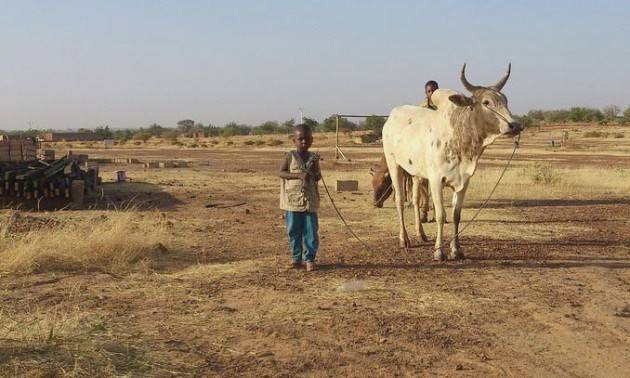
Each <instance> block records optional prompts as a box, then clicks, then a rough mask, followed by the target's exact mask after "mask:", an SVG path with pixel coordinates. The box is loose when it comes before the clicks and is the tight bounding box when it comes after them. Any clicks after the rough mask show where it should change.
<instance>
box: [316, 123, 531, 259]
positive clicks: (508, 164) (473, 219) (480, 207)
mask: <svg viewBox="0 0 630 378" xmlns="http://www.w3.org/2000/svg"><path fill="white" fill-rule="evenodd" d="M520 140H521V134H519V135H518V137H517V138H516V141H515V142H514V148H513V149H512V153H511V154H510V157H509V158H508V161H507V163H506V164H505V166H504V167H503V170H502V171H501V174H500V175H499V178H498V179H497V182H496V184H494V187H493V188H492V190H491V191H490V194H488V197H487V198H486V199H485V200H484V201H483V203H482V204H481V206H479V209H477V211H476V212H475V214H474V215H473V216H472V218H470V220H469V221H468V222H466V224H465V225H464V226H463V227H462V228H461V229H460V230H459V231H458V232H457V234H455V235H453V237H452V238H451V239H450V240H449V241H447V242H446V243H443V244H449V243H450V242H451V241H453V239H455V238H456V237H458V236H460V235H461V234H462V233H463V232H464V230H466V228H468V226H470V225H471V224H472V223H473V222H474V221H475V219H477V216H478V215H479V213H481V210H483V209H484V208H485V207H486V205H487V204H488V202H489V201H490V199H491V198H492V195H493V194H494V192H495V190H496V189H497V187H498V186H499V183H500V182H501V180H502V179H503V176H504V175H505V172H506V171H507V169H508V167H509V166H510V163H511V162H512V159H513V158H514V154H516V149H517V148H518V147H519V142H520ZM321 181H322V185H323V186H324V190H326V195H328V199H329V200H330V203H331V204H332V206H333V209H335V212H336V213H337V216H338V217H339V219H340V220H341V222H342V223H343V224H344V226H346V228H347V229H348V231H349V232H350V234H351V235H352V236H353V237H354V238H355V239H357V240H358V241H359V243H361V244H362V245H363V247H365V249H366V250H367V251H368V252H372V251H374V250H373V248H371V247H370V246H369V245H368V244H367V243H366V242H364V241H363V240H362V239H361V238H360V237H358V236H357V234H356V233H355V232H354V231H353V230H352V227H350V225H349V224H348V222H346V219H345V218H344V217H343V215H342V214H341V211H339V208H338V207H337V205H336V204H335V201H334V200H333V198H332V195H331V194H330V191H329V190H328V186H327V185H326V181H324V177H323V175H322V176H321ZM392 185H393V183H392V184H390V185H389V187H388V188H387V190H386V192H387V191H389V190H390V189H391V187H392ZM436 250H438V248H434V249H433V251H436Z"/></svg>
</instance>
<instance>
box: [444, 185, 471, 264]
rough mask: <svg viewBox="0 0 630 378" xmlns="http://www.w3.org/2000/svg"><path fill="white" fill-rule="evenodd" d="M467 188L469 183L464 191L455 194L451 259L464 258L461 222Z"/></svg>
mask: <svg viewBox="0 0 630 378" xmlns="http://www.w3.org/2000/svg"><path fill="white" fill-rule="evenodd" d="M467 188H468V183H466V184H465V185H464V188H463V189H462V190H460V191H459V192H454V193H453V240H452V241H451V251H450V253H449V255H448V257H449V258H450V259H463V258H464V252H462V248H461V246H460V245H459V221H460V219H461V215H462V205H463V204H464V197H465V196H466V189H467Z"/></svg>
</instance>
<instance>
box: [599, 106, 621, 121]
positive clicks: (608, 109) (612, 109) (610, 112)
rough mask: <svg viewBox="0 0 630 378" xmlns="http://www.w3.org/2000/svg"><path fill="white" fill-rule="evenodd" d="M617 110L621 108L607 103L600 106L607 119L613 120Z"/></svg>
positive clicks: (619, 110)
mask: <svg viewBox="0 0 630 378" xmlns="http://www.w3.org/2000/svg"><path fill="white" fill-rule="evenodd" d="M619 112H621V109H620V108H619V107H618V106H617V105H608V106H605V107H604V108H602V113H603V114H604V118H605V119H607V120H614V119H615V118H617V114H619Z"/></svg>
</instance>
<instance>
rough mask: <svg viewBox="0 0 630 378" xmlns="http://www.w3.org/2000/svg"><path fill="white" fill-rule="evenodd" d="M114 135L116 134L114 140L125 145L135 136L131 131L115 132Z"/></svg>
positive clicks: (121, 130)
mask: <svg viewBox="0 0 630 378" xmlns="http://www.w3.org/2000/svg"><path fill="white" fill-rule="evenodd" d="M113 134H114V139H116V140H118V141H119V142H121V143H125V142H126V141H128V140H129V139H131V137H132V136H133V132H132V131H131V130H129V129H120V130H115V131H114V132H113Z"/></svg>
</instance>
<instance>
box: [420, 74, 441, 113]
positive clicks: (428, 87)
mask: <svg viewBox="0 0 630 378" xmlns="http://www.w3.org/2000/svg"><path fill="white" fill-rule="evenodd" d="M439 88H440V87H439V85H438V83H437V81H435V80H429V81H427V83H426V84H425V85H424V94H426V95H427V98H425V99H424V101H422V103H421V104H420V106H421V107H423V108H427V109H431V110H437V106H436V105H435V104H434V103H433V100H432V99H431V95H432V94H433V92H435V91H436V90H438V89H439Z"/></svg>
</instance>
